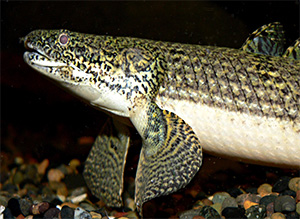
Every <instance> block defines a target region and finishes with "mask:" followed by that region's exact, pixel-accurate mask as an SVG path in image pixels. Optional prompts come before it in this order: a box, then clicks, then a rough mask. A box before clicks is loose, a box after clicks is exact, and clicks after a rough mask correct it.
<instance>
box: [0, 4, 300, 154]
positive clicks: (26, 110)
mask: <svg viewBox="0 0 300 219" xmlns="http://www.w3.org/2000/svg"><path fill="white" fill-rule="evenodd" d="M274 21H279V22H281V23H282V24H283V26H284V29H285V31H286V38H287V44H291V43H292V42H293V41H294V40H295V39H296V38H298V37H299V2H298V1H257V2H255V1H247V2H243V1H231V2H226V1H196V2H193V1H185V2H172V1H171V2H170V1H162V2H160V1H158V2H156V1H155V2H148V1H142V2H124V1H123V2H118V1H108V2H106V1H32V2H28V1H20V2H15V1H1V136H2V137H1V146H2V150H8V151H11V150H14V151H18V152H28V153H31V154H34V155H35V156H37V158H38V159H42V158H43V157H44V153H43V152H46V154H47V155H48V156H49V153H48V152H53V153H54V152H56V151H55V150H53V149H49V148H52V146H53V145H54V146H56V147H57V148H58V150H62V151H68V153H67V154H64V155H65V156H66V155H69V154H72V155H71V156H73V153H74V154H77V152H78V151H77V150H73V146H74V145H76V144H77V143H78V141H77V140H78V138H80V137H81V136H93V137H94V136H95V135H96V134H97V132H98V130H99V129H100V127H101V124H100V123H101V121H102V120H104V119H105V118H106V115H105V114H103V113H102V112H98V111H96V110H94V109H92V108H90V107H88V106H86V105H85V104H83V103H82V102H80V101H79V100H77V99H76V98H75V97H73V96H71V95H69V94H68V93H66V92H64V91H63V90H61V89H60V88H57V87H56V86H55V85H53V84H52V83H50V82H49V81H48V80H47V79H45V78H44V77H42V76H41V75H39V73H37V72H35V71H34V70H32V69H30V68H29V67H28V66H27V65H26V64H25V63H24V61H23V58H22V55H23V52H24V51H25V49H24V47H23V45H22V44H21V43H19V38H20V37H23V36H25V35H26V34H28V33H29V32H30V31H32V30H35V29H59V28H66V29H70V30H73V31H78V32H86V33H94V34H99V35H101V34H102V35H117V36H132V37H140V38H148V39H154V40H165V41H174V42H182V43H193V44H199V43H200V44H209V45H217V46H226V47H233V48H239V47H240V46H241V45H242V44H243V42H244V41H245V39H246V38H247V37H248V35H249V33H251V32H253V31H254V30H255V29H257V28H258V27H260V26H262V25H264V24H268V23H270V22H274ZM44 135H46V137H47V138H44V137H45V136H44ZM45 140H46V141H45ZM7 141H9V142H7ZM69 147H71V150H69ZM81 149H82V148H81ZM84 150H88V149H84ZM55 154H57V153H55ZM79 156H80V157H82V158H83V157H84V156H85V155H84V154H82V153H81V151H79Z"/></svg>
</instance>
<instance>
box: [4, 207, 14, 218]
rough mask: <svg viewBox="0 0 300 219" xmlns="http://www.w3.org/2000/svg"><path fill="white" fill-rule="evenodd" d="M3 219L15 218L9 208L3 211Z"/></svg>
mask: <svg viewBox="0 0 300 219" xmlns="http://www.w3.org/2000/svg"><path fill="white" fill-rule="evenodd" d="M3 217H4V218H14V215H13V214H12V212H11V210H10V209H9V208H5V210H4V211H3Z"/></svg>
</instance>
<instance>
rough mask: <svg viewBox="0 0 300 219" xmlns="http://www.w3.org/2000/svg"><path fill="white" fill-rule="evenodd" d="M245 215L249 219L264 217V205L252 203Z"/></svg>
mask: <svg viewBox="0 0 300 219" xmlns="http://www.w3.org/2000/svg"><path fill="white" fill-rule="evenodd" d="M245 215H246V217H247V218H249V219H257V218H264V217H265V216H266V207H265V206H264V205H253V206H251V207H250V208H248V209H247V210H246V212H245Z"/></svg>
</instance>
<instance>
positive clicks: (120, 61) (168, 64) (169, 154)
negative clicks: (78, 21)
mask: <svg viewBox="0 0 300 219" xmlns="http://www.w3.org/2000/svg"><path fill="white" fill-rule="evenodd" d="M24 42H25V46H26V47H27V48H29V49H33V50H35V51H36V52H32V53H29V52H26V53H25V54H24V59H25V61H26V62H27V63H28V64H29V65H30V66H31V67H33V68H34V69H36V70H37V71H39V72H40V73H42V74H44V75H46V76H47V77H49V78H51V79H53V80H54V81H55V82H57V83H58V84H60V85H61V86H63V87H64V88H66V89H67V90H69V91H71V92H73V93H75V94H76V95H78V96H80V97H81V98H83V99H84V100H85V101H87V102H89V103H90V104H91V105H93V106H95V107H97V108H100V109H103V110H106V111H108V112H110V113H112V114H115V115H117V116H120V117H127V118H129V119H130V121H131V123H132V124H133V125H134V127H135V128H136V129H137V131H138V132H139V134H140V135H141V137H142V139H143V146H142V150H141V155H140V161H139V165H138V169H137V175H136V195H135V202H136V204H137V207H138V209H140V208H141V206H142V204H143V203H144V202H146V201H148V200H150V199H152V198H154V197H157V196H160V195H166V194H170V193H171V192H174V191H176V190H178V189H179V188H182V187H184V186H185V185H186V184H188V183H189V182H190V180H191V179H192V178H193V176H194V175H195V174H196V173H197V171H198V170H199V168H200V166H201V162H202V148H201V145H200V142H201V140H205V139H199V136H197V134H195V133H196V132H194V130H193V129H194V128H196V129H197V126H193V127H191V126H190V124H187V122H186V121H185V120H183V119H182V118H180V117H179V116H178V114H179V113H181V114H182V113H183V116H184V109H183V110H179V111H178V112H177V111H176V110H174V111H172V112H170V110H171V108H167V107H166V108H164V107H163V106H164V105H166V106H167V104H169V102H170V103H171V102H172V103H175V105H176V101H181V103H182V102H184V103H185V105H186V107H187V108H189V106H192V105H193V104H196V105H197V106H200V107H201V106H205V107H209V108H212V109H217V110H220V111H221V112H229V113H230V112H233V113H238V114H243V115H248V116H250V117H254V116H257V117H258V118H264V119H266V120H268V119H270V120H273V119H275V121H278V123H280V124H281V123H284V124H287V127H292V132H293V134H294V135H296V136H299V139H300V114H299V111H300V86H299V84H300V74H299V72H300V61H298V60H294V59H288V58H282V57H273V56H266V55H259V54H252V53H247V52H245V51H242V50H237V49H229V48H218V47H212V46H200V45H188V44H179V43H170V42H160V41H152V40H144V39H137V38H129V37H111V36H97V35H91V34H82V33H76V32H70V31H68V30H37V31H33V32H31V33H30V34H28V35H27V36H26V37H25V38H24ZM177 113H178V114H177ZM197 116H199V117H201V116H204V115H197ZM196 119H197V118H195V120H196ZM115 126H116V129H114V128H112V127H113V126H111V125H110V124H108V125H107V128H108V131H102V132H101V133H100V135H99V136H98V138H97V140H96V142H95V145H94V146H93V148H92V150H91V153H90V155H89V157H88V159H87V163H86V169H85V173H84V175H85V178H86V180H87V184H88V185H89V187H90V188H91V190H92V192H93V193H94V194H95V195H96V196H98V197H100V198H102V199H103V200H104V201H106V203H107V204H108V205H110V206H121V204H122V199H121V193H122V188H123V170H124V165H125V160H126V154H127V150H128V146H129V134H128V132H127V130H126V128H125V127H123V126H119V127H118V125H115ZM225 128H226V127H225ZM254 128H255V127H254ZM283 129H284V128H283ZM251 131H252V130H250V132H251ZM294 135H293V136H294ZM288 137H289V136H287V138H288ZM199 140H200V141H199ZM254 143H255V142H254ZM297 147H298V149H300V146H299V145H292V146H291V148H293V150H294V149H296V150H297ZM258 150H259V149H258ZM99 155H101V156H102V157H104V158H103V159H101V157H99ZM253 159H255V157H254V158H253ZM292 162H294V163H293V164H292V165H296V164H295V161H292ZM140 210H141V209H140Z"/></svg>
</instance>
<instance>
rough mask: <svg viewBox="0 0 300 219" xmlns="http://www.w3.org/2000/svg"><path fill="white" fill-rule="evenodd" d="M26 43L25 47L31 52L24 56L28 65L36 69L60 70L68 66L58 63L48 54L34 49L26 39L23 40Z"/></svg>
mask: <svg viewBox="0 0 300 219" xmlns="http://www.w3.org/2000/svg"><path fill="white" fill-rule="evenodd" d="M21 40H22V41H24V46H25V48H26V49H28V50H29V51H26V52H25V53H24V55H23V58H24V60H25V62H26V63H27V64H29V65H30V66H32V67H36V68H48V67H52V68H53V67H54V68H60V67H64V66H67V65H66V64H65V63H62V62H58V61H56V60H53V59H52V58H50V57H49V56H48V55H47V54H45V53H44V52H43V51H42V50H39V49H37V48H34V46H32V45H31V44H30V43H29V42H27V41H26V37H25V38H24V39H21Z"/></svg>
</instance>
